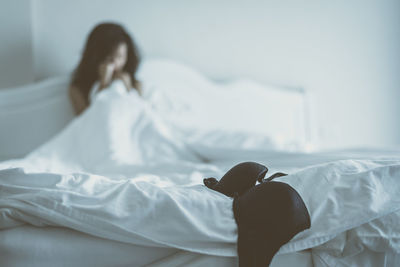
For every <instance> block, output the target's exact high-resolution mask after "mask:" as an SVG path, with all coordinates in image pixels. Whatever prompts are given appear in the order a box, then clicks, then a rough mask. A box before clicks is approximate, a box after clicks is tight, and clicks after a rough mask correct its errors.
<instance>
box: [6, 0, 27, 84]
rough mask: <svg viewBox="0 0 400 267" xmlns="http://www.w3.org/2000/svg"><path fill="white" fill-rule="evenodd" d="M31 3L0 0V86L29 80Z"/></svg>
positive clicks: (25, 0) (20, 0) (23, 0)
mask: <svg viewBox="0 0 400 267" xmlns="http://www.w3.org/2000/svg"><path fill="white" fill-rule="evenodd" d="M31 33H32V31H31V2H30V1H29V0H18V1H15V0H2V1H1V3H0V88H4V87H10V86H18V85H22V84H25V83H29V82H32V81H33V79H34V77H33V75H34V73H33V59H32V58H33V56H32V52H33V51H32V35H31Z"/></svg>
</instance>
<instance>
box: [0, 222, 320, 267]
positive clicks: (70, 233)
mask: <svg viewBox="0 0 400 267" xmlns="http://www.w3.org/2000/svg"><path fill="white" fill-rule="evenodd" d="M0 255H1V257H0V266H7V267H50V266H60V267H62V266H76V267H86V266H97V267H108V266H121V267H122V266H148V267H165V266H192V267H194V266H207V265H208V266H218V267H233V266H237V257H218V256H211V255H203V254H198V253H193V252H187V251H182V250H178V249H174V248H160V247H146V246H139V245H132V244H126V243H121V242H117V241H112V240H107V239H102V238H99V237H95V236H91V235H87V234H84V233H81V232H77V231H74V230H71V229H68V228H60V227H45V228H39V227H34V226H26V225H25V226H21V227H17V228H13V229H9V230H3V231H1V232H0ZM284 266H299V267H311V266H313V264H312V256H311V252H310V251H301V252H294V253H290V254H282V255H278V256H276V257H275V258H274V260H273V262H272V263H271V267H284Z"/></svg>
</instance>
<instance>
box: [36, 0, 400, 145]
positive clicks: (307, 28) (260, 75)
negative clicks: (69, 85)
mask: <svg viewBox="0 0 400 267" xmlns="http://www.w3.org/2000/svg"><path fill="white" fill-rule="evenodd" d="M32 16H33V17H32V22H33V28H32V30H33V56H34V70H35V77H36V78H37V79H41V78H44V77H49V76H51V75H55V74H59V73H65V72H69V71H71V70H72V69H73V68H74V67H75V65H76V64H77V61H78V59H79V57H80V52H81V50H82V48H83V44H84V42H85V38H86V36H87V34H88V32H89V31H90V30H91V29H92V27H93V26H94V25H95V24H96V23H98V22H100V21H104V20H112V21H118V22H121V23H122V24H124V25H125V26H126V27H127V28H128V29H129V30H130V32H131V33H132V34H133V36H134V37H135V39H136V41H137V43H138V44H139V46H140V48H141V50H142V52H143V54H144V55H145V56H151V57H155V56H167V57H171V58H174V59H177V60H180V61H183V62H186V63H189V64H190V65H192V66H193V67H195V68H197V69H199V70H200V71H202V72H203V73H204V74H206V75H207V76H208V77H210V78H213V79H217V80H223V79H230V78H233V77H239V76H240V77H247V78H252V79H255V80H257V81H260V82H265V83H267V82H272V83H281V84H287V85H299V86H303V87H304V88H306V89H307V90H309V91H310V92H311V94H312V95H313V96H314V99H315V100H316V104H315V106H314V108H315V109H316V110H317V114H316V116H317V121H318V124H319V128H318V129H317V130H318V132H319V134H320V142H321V145H322V147H324V148H336V147H353V146H363V145H368V146H387V147H390V146H395V145H396V146H398V145H400V121H399V119H398V117H399V115H400V105H399V100H398V99H400V75H399V74H400V49H398V47H400V26H399V25H400V1H397V0H383V1H378V0H375V1H372V0H351V1H347V0H339V1H317V0H309V1H295V0H291V1H289V0H285V1H261V0H260V1H257V0H241V1H232V0H220V1H211V0H202V1H182V0H181V1H179V0H169V1H163V0H148V1H139V0H134V1H130V0H119V1H107V0H98V1H79V0H70V1H62V0H33V2H32Z"/></svg>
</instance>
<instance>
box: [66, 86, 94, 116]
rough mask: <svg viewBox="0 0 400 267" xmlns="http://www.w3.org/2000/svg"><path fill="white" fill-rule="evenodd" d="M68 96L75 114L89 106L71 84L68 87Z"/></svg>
mask: <svg viewBox="0 0 400 267" xmlns="http://www.w3.org/2000/svg"><path fill="white" fill-rule="evenodd" d="M69 97H70V99H71V103H72V106H73V107H74V110H75V114H76V115H79V114H81V113H82V111H84V110H85V109H86V108H87V107H88V106H89V104H88V103H87V100H86V99H85V97H84V96H83V95H82V93H81V92H80V91H79V89H78V88H77V87H74V86H71V87H70V88H69Z"/></svg>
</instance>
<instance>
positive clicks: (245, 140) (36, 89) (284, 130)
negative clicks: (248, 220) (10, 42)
mask: <svg viewBox="0 0 400 267" xmlns="http://www.w3.org/2000/svg"><path fill="white" fill-rule="evenodd" d="M138 75H139V79H140V80H141V81H143V82H144V95H143V98H138V97H137V96H135V95H133V94H127V95H123V96H121V95H120V94H117V93H115V91H113V90H112V88H113V86H114V87H117V86H120V84H118V83H117V82H116V83H113V85H112V87H111V88H110V90H105V91H103V92H101V93H100V94H98V96H97V97H96V100H95V101H94V102H93V103H92V105H91V106H90V107H89V108H88V109H87V110H86V111H85V112H84V113H83V114H82V115H80V116H79V117H77V118H74V116H73V112H72V109H71V106H70V104H69V102H68V94H67V87H68V81H69V78H70V77H69V76H68V75H66V76H62V77H54V78H51V79H48V80H46V81H41V82H38V83H35V84H33V85H27V86H24V87H21V88H13V89H5V90H3V91H1V92H0V121H1V125H2V130H1V135H0V142H1V143H0V147H1V154H0V155H1V159H2V160H3V161H1V162H0V215H1V216H0V229H1V232H0V255H1V257H0V265H1V266H71V265H73V266H88V265H90V266H91V265H93V266H205V265H212V266H235V265H237V254H236V238H237V229H236V224H235V222H234V219H233V212H232V199H230V198H229V197H226V196H225V195H222V194H220V193H218V192H216V191H212V190H209V189H208V188H206V187H205V186H204V185H203V184H202V179H203V178H204V177H211V176H213V177H221V176H222V175H223V174H224V173H225V172H226V171H227V170H228V169H229V168H230V167H232V166H234V165H235V164H237V163H239V162H243V161H256V162H260V163H263V164H265V165H267V166H268V168H269V169H270V172H271V173H273V172H275V171H283V172H286V173H288V174H289V175H288V176H285V177H280V178H279V180H280V181H282V182H286V183H288V184H290V185H291V186H292V187H294V188H295V189H296V190H297V191H298V192H299V193H300V195H301V196H302V198H303V199H304V201H305V203H306V205H307V208H308V209H309V211H310V215H311V221H312V227H311V228H310V229H308V230H306V231H303V232H301V233H299V234H298V235H296V236H295V237H294V238H293V239H292V240H291V241H290V242H289V243H287V244H286V245H284V246H283V247H282V248H281V249H280V251H279V252H278V254H277V255H276V256H275V257H274V259H273V262H272V264H271V266H294V265H296V266H333V265H337V266H355V265H357V266H397V265H399V264H400V256H399V255H400V243H399V240H400V226H399V225H398V223H397V222H398V221H399V220H400V211H399V209H400V208H399V207H400V205H399V204H400V196H399V195H400V194H398V192H400V181H399V179H400V153H399V151H398V150H380V149H358V150H354V149H353V150H341V151H327V152H316V151H313V143H314V140H313V134H312V128H313V127H315V125H313V124H312V121H311V120H310V114H309V107H308V96H307V93H306V90H304V89H302V88H287V87H282V86H272V85H271V86H266V85H261V84H258V83H256V82H254V81H249V80H235V81H230V82H225V83H215V82H212V81H210V80H208V79H206V78H205V77H204V76H202V75H201V74H200V73H199V72H197V71H195V70H193V69H191V68H190V67H188V66H185V65H183V64H180V63H177V62H172V61H170V60H165V59H151V60H150V59H149V60H146V61H144V63H143V64H142V65H141V68H140V70H139V73H138ZM28 137H29V138H28Z"/></svg>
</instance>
